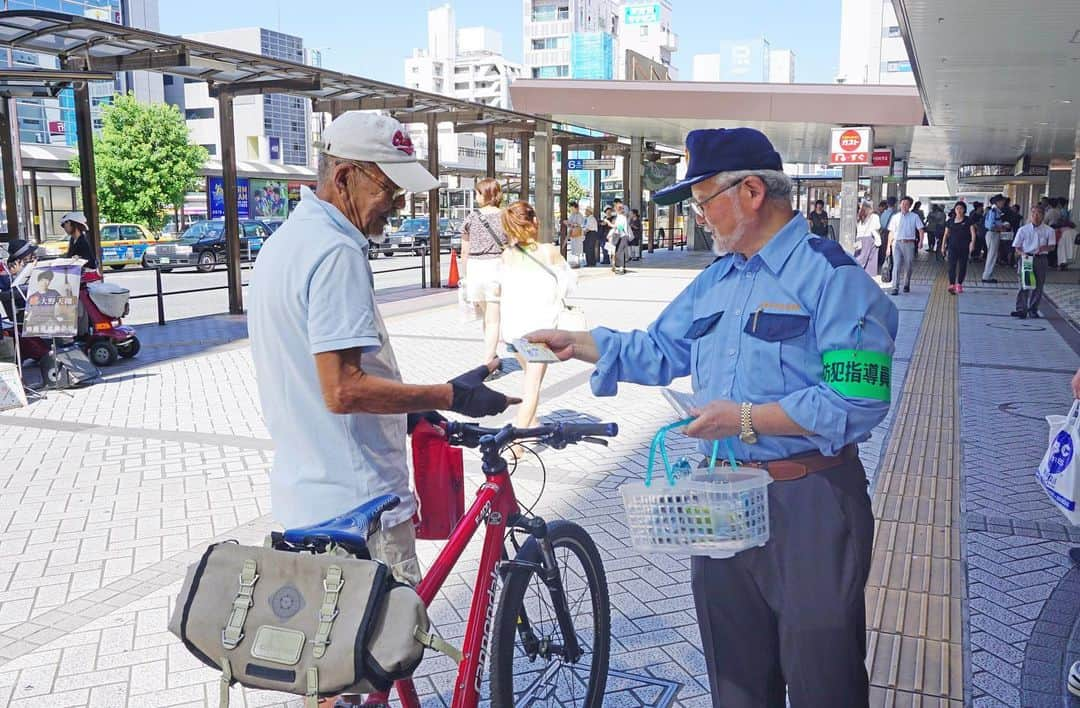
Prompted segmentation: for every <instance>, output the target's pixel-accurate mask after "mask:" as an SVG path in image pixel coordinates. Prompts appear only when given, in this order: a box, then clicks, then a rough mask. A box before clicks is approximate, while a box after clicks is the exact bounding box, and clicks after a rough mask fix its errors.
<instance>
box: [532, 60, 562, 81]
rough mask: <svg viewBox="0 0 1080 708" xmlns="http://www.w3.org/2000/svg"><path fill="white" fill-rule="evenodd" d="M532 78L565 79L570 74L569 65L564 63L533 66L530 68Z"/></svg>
mask: <svg viewBox="0 0 1080 708" xmlns="http://www.w3.org/2000/svg"><path fill="white" fill-rule="evenodd" d="M532 74H533V78H534V79H565V78H566V77H568V76H570V67H569V66H567V65H566V64H560V65H558V66H534V67H533V70H532Z"/></svg>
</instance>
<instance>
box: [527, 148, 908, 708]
mask: <svg viewBox="0 0 1080 708" xmlns="http://www.w3.org/2000/svg"><path fill="white" fill-rule="evenodd" d="M686 146H687V151H688V154H689V157H690V164H689V168H688V171H687V176H686V178H685V179H684V180H682V181H681V182H678V183H677V184H675V185H673V186H671V187H669V188H666V189H664V190H661V191H658V192H657V193H656V194H655V195H654V199H655V201H656V203H657V204H661V205H663V204H672V203H675V202H678V201H681V200H689V201H690V206H691V208H692V209H693V212H694V214H695V216H696V218H697V221H698V223H699V224H700V225H702V226H703V227H704V228H705V229H706V230H708V231H710V232H712V234H713V239H714V241H713V246H714V249H715V250H716V252H717V253H726V255H723V256H720V257H718V258H717V259H716V260H715V261H714V262H713V264H712V265H711V266H709V267H708V268H706V269H705V270H704V271H703V272H702V273H701V274H700V275H699V276H698V277H697V278H695V280H694V281H693V282H692V283H691V284H690V285H689V286H688V287H687V288H686V289H685V290H684V291H683V292H682V293H680V294H679V295H677V296H676V297H675V299H674V300H673V301H672V302H671V304H670V305H668V306H667V307H666V308H665V309H664V311H663V312H662V313H661V314H660V315H659V317H658V318H657V319H656V321H654V322H653V323H652V324H651V325H649V327H648V329H647V330H645V331H634V332H619V331H615V330H612V329H607V328H604V327H599V328H597V329H594V330H592V331H591V332H564V331H558V330H548V331H542V332H534V333H532V334H530V335H528V339H530V340H532V341H534V342H544V343H546V344H547V345H548V346H549V347H550V348H551V349H552V350H553V351H554V352H555V353H556V354H557V355H558V356H559V358H560V359H570V358H577V359H580V360H583V361H586V362H591V363H593V364H595V366H596V368H595V370H594V371H593V373H592V379H591V384H592V390H593V393H594V394H595V395H598V396H612V395H615V394H616V393H617V391H618V383H619V382H620V381H625V382H631V383H637V384H645V385H654V386H663V385H667V384H668V383H670V382H671V381H672V380H673V379H675V378H678V377H682V376H687V375H690V376H692V384H693V389H694V397H695V400H696V401H697V403H698V407H697V408H696V409H694V410H693V411H692V413H693V415H694V416H695V417H696V420H695V421H694V422H693V423H692V424H690V425H689V426H688V428H687V430H686V432H687V434H688V435H690V436H692V437H695V438H699V439H700V440H701V446H700V449H701V451H702V453H707V452H708V451H710V450H711V449H712V444H711V442H706V441H712V440H719V439H727V440H729V441H730V442H731V444H732V450H733V453H734V456H735V458H736V459H737V460H740V461H741V462H742V464H745V465H754V466H758V467H763V468H765V469H766V470H767V471H768V473H769V475H770V476H771V477H772V478H773V480H775V481H774V482H773V483H772V484H770V485H769V487H768V495H769V512H770V523H771V537H770V539H769V541H768V543H766V544H765V545H764V546H762V547H757V548H752V549H749V550H746V551H743V552H741V553H739V554H737V555H735V556H734V557H731V558H725V559H713V558H708V557H694V558H693V559H692V563H691V584H692V589H693V593H694V602H695V606H696V609H697V616H698V624H699V628H700V630H701V639H702V643H703V646H704V651H705V658H706V663H707V668H708V674H709V683H710V686H711V690H712V702H713V705H715V706H724V708H742V707H746V708H751V707H753V708H760V707H762V706H767V707H773V706H775V707H776V708H782V707H783V706H784V705H785V692H786V695H787V696H789V697H790V700H791V705H793V706H859V705H863V706H865V705H867V704H868V701H869V698H868V692H869V687H868V684H869V681H868V677H867V673H866V667H865V665H864V660H865V654H866V645H865V640H866V635H865V626H864V625H865V617H864V600H863V590H864V586H865V583H866V580H867V577H868V574H869V570H870V558H871V545H872V540H873V532H874V519H873V514H872V513H871V509H870V499H869V496H868V495H867V481H866V475H865V472H864V470H863V466H862V463H861V462H860V461H859V457H858V450H857V447H856V445H857V443H859V442H861V441H864V440H866V439H867V438H869V437H870V431H871V430H872V429H873V428H874V426H876V425H877V424H878V423H880V422H881V421H882V420H883V419H884V417H885V415H886V413H887V412H888V409H889V397H890V384H891V375H892V369H891V357H892V353H893V346H894V339H895V337H896V330H897V321H898V315H897V310H896V307H895V306H894V305H893V304H892V303H891V302H890V301H889V299H888V298H887V297H886V296H885V295H884V294H883V293H882V292H881V289H880V288H879V287H878V286H877V285H876V284H875V283H874V281H873V280H872V279H871V278H870V277H869V276H867V274H866V272H865V271H863V269H862V268H859V267H858V265H856V263H855V261H853V260H852V259H851V257H850V256H848V255H847V254H846V253H844V251H843V249H842V248H841V247H840V245H839V244H837V243H836V242H834V241H829V240H826V239H822V238H820V237H816V236H813V235H812V234H810V233H808V232H809V228H808V225H807V220H806V218H805V217H803V216H802V215H801V214H799V213H793V211H792V208H791V181H790V179H789V178H788V177H787V176H786V175H785V174H784V172H783V165H782V163H781V159H780V155H779V154H777V153H776V151H775V150H774V149H773V146H772V145H771V143H770V142H769V140H768V139H767V138H766V137H765V136H764V135H762V134H761V133H759V132H758V131H756V130H751V129H748V128H736V129H732V130H695V131H692V132H691V133H690V134H689V135H688V136H687V139H686ZM785 689H786V691H785Z"/></svg>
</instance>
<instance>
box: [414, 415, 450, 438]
mask: <svg viewBox="0 0 1080 708" xmlns="http://www.w3.org/2000/svg"><path fill="white" fill-rule="evenodd" d="M405 420H406V430H407V431H408V433H409V435H412V431H413V429H414V428H415V427H416V426H417V425H419V423H420V421H421V420H426V421H427V422H429V423H431V424H432V425H434V426H435V427H438V426H439V425H440V424H442V423H445V422H446V418H444V417H443V416H442V415H441V414H440V413H439V412H438V411H425V412H423V413H409V414H408V415H407V416H405Z"/></svg>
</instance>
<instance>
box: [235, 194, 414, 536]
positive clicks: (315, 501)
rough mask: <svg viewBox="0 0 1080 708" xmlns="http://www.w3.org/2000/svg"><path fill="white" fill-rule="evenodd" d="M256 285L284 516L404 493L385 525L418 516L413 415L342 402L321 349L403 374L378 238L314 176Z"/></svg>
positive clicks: (252, 310)
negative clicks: (378, 291)
mask: <svg viewBox="0 0 1080 708" xmlns="http://www.w3.org/2000/svg"><path fill="white" fill-rule="evenodd" d="M248 297H249V312H248V332H249V335H250V338H251V355H252V359H254V361H255V379H256V382H257V384H258V388H259V400H260V401H261V403H262V412H263V419H264V420H265V421H266V426H267V428H269V430H270V436H271V437H272V438H273V439H274V446H275V454H274V466H273V469H272V470H271V472H270V504H271V514H272V516H273V517H274V519H275V520H276V521H278V522H279V523H281V524H283V525H284V526H285V527H286V528H291V527H296V526H306V525H308V524H314V523H317V522H319V521H323V520H325V519H329V518H332V517H334V516H337V515H338V514H342V513H344V512H346V511H349V510H350V509H352V508H354V507H356V506H358V505H360V504H363V503H364V502H366V501H368V500H369V499H371V498H373V497H376V496H379V495H380V494H396V495H398V496H399V497H401V500H402V503H401V505H400V506H398V507H397V508H396V509H394V510H393V511H390V512H387V513H386V514H384V515H383V528H389V527H391V526H395V525H397V524H399V523H401V522H404V521H407V520H409V519H410V518H411V517H412V515H413V512H414V511H415V510H416V502H415V500H414V498H413V496H412V493H411V492H410V491H409V470H408V466H407V461H406V453H405V450H406V438H405V416H404V415H371V414H366V413H354V414H349V415H337V414H334V413H331V412H330V411H329V410H327V408H326V403H325V402H324V400H323V395H322V389H321V388H320V385H319V377H318V374H317V372H316V370H315V355H316V354H319V353H321V352H329V351H339V350H343V349H351V348H354V347H359V348H360V349H361V350H362V351H363V357H362V360H361V366H362V367H363V369H364V371H365V372H367V373H369V374H371V375H373V376H378V377H381V378H387V379H393V380H395V381H400V380H401V374H400V373H399V371H398V366H397V360H396V359H395V358H394V350H393V348H392V347H391V346H390V341H389V337H388V336H387V333H386V327H385V325H384V324H383V320H382V317H381V316H380V315H379V310H378V307H377V306H376V304H375V293H374V286H373V279H372V274H371V267H370V265H369V264H368V240H367V238H365V237H364V235H363V234H362V233H360V231H359V230H358V229H357V228H356V227H355V226H353V225H352V224H351V223H350V222H349V221H348V219H346V218H345V216H344V215H343V214H342V213H341V212H340V211H339V210H338V209H337V208H336V207H334V206H333V205H331V204H329V203H327V202H324V201H322V200H321V199H319V198H318V197H316V196H315V194H314V193H313V192H312V191H311V190H310V189H308V188H306V187H303V188H301V201H300V204H299V205H298V206H297V208H296V210H295V211H294V212H293V213H292V215H291V216H290V217H289V220H288V221H286V222H285V224H284V225H282V226H281V228H279V229H278V230H277V231H275V232H274V235H273V236H271V237H270V238H269V239H268V240H267V242H266V244H265V245H264V246H263V248H262V251H261V252H260V253H259V257H258V259H257V260H256V264H255V273H254V275H253V276H252V279H251V286H250V291H249V296H248Z"/></svg>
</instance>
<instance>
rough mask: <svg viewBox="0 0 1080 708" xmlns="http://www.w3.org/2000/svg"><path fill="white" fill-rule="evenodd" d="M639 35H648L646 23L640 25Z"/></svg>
mask: <svg viewBox="0 0 1080 708" xmlns="http://www.w3.org/2000/svg"><path fill="white" fill-rule="evenodd" d="M641 36H642V37H648V36H649V26H648V25H642V26H641Z"/></svg>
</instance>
